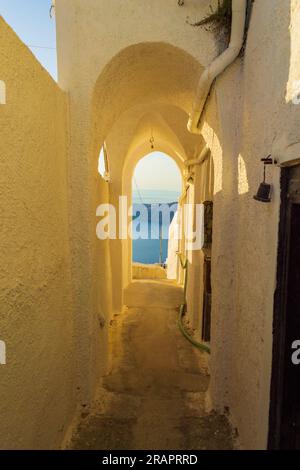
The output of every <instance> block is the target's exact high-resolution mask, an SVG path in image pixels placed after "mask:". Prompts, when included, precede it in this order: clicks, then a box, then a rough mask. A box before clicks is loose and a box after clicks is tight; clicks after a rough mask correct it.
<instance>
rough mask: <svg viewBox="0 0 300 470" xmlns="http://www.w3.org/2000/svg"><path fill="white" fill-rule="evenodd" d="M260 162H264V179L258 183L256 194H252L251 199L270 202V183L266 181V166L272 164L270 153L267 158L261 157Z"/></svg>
mask: <svg viewBox="0 0 300 470" xmlns="http://www.w3.org/2000/svg"><path fill="white" fill-rule="evenodd" d="M261 161H262V163H263V164H264V180H263V182H262V183H260V185H259V188H258V191H257V194H256V195H255V196H253V199H255V200H256V201H259V202H267V203H268V202H271V195H272V185H271V184H268V183H266V166H267V165H272V164H273V159H272V156H271V155H268V157H267V158H262V159H261Z"/></svg>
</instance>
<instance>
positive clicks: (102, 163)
mask: <svg viewBox="0 0 300 470" xmlns="http://www.w3.org/2000/svg"><path fill="white" fill-rule="evenodd" d="M98 172H99V174H100V175H101V176H102V178H103V179H104V180H105V181H106V182H107V183H109V181H110V174H109V166H108V156H107V149H106V145H105V142H104V144H103V146H102V148H101V150H100V155H99V164H98Z"/></svg>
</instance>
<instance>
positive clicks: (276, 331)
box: [268, 167, 300, 450]
mask: <svg viewBox="0 0 300 470" xmlns="http://www.w3.org/2000/svg"><path fill="white" fill-rule="evenodd" d="M293 170H294V167H289V168H282V169H281V205H280V222H279V240H278V256H277V283H276V290H275V295H274V321H273V359H272V379H271V392H270V413H269V436H268V449H269V450H279V449H280V442H281V419H282V406H283V391H284V388H283V381H284V371H285V339H286V328H287V323H286V307H287V305H286V303H287V288H288V286H287V281H288V269H289V247H290V246H289V241H290V240H289V238H290V229H289V228H290V225H291V209H292V204H294V203H297V204H300V194H299V193H297V192H296V191H295V192H294V191H291V188H290V183H291V181H292V177H293ZM299 189H300V188H299Z"/></svg>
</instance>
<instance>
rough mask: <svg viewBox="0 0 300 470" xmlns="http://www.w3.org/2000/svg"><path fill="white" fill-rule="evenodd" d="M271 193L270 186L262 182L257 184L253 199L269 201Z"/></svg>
mask: <svg viewBox="0 0 300 470" xmlns="http://www.w3.org/2000/svg"><path fill="white" fill-rule="evenodd" d="M271 193H272V186H271V185H270V184H268V183H265V182H263V183H261V184H260V185H259V188H258V191H257V194H256V195H255V196H254V197H253V199H255V200H256V201H259V202H271Z"/></svg>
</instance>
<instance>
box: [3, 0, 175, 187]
mask: <svg viewBox="0 0 300 470" xmlns="http://www.w3.org/2000/svg"><path fill="white" fill-rule="evenodd" d="M83 1H84V0H83ZM108 1H109V0H108ZM50 6H51V0H0V15H1V16H3V18H4V19H5V21H6V22H7V23H8V24H9V25H10V26H11V27H12V29H13V30H14V31H15V32H16V33H17V35H18V36H19V37H20V39H21V40H22V41H23V42H24V43H25V44H27V45H28V46H29V47H30V49H31V51H32V52H33V54H34V55H35V56H36V58H37V59H38V60H39V62H40V63H41V64H42V65H43V67H44V68H45V69H46V70H48V72H49V73H50V75H51V76H52V77H53V78H54V79H55V80H57V61H56V33H55V18H53V19H50V16H49V11H50ZM33 46H35V47H33ZM135 179H136V182H137V184H138V186H139V188H140V189H152V190H162V189H165V190H167V191H181V177H180V173H179V170H178V168H177V166H176V164H175V163H174V161H173V160H172V159H171V158H170V157H167V156H166V155H164V154H162V153H160V152H154V153H152V154H151V155H150V156H147V157H145V158H144V159H143V160H141V161H140V162H139V164H138V165H137V167H136V172H135Z"/></svg>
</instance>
